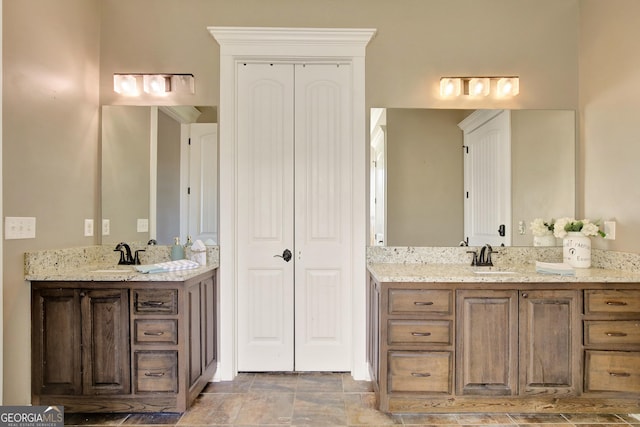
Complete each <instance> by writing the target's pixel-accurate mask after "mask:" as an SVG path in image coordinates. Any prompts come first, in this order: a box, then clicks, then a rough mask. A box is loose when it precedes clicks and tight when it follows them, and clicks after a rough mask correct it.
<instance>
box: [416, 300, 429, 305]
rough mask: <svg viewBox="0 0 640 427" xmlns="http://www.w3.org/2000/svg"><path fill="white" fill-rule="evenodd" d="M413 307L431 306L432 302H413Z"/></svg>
mask: <svg viewBox="0 0 640 427" xmlns="http://www.w3.org/2000/svg"><path fill="white" fill-rule="evenodd" d="M413 304H414V305H433V302H432V301H414V302H413Z"/></svg>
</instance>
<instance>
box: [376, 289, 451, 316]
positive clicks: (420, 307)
mask: <svg viewBox="0 0 640 427" xmlns="http://www.w3.org/2000/svg"><path fill="white" fill-rule="evenodd" d="M452 306H453V293H452V292H451V291H445V290H427V289H418V290H413V289H411V290H410V289H390V290H389V313H391V314H394V313H431V314H440V315H448V314H451V313H452Z"/></svg>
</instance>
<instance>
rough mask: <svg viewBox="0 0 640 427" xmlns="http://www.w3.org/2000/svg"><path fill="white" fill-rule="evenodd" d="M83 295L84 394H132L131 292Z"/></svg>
mask: <svg viewBox="0 0 640 427" xmlns="http://www.w3.org/2000/svg"><path fill="white" fill-rule="evenodd" d="M80 296H81V310H82V362H83V367H84V372H83V394H88V395H96V394H127V393H130V391H131V371H130V353H129V294H128V291H127V290H126V289H101V290H85V291H82V292H81V293H80Z"/></svg>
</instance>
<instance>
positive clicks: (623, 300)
mask: <svg viewBox="0 0 640 427" xmlns="http://www.w3.org/2000/svg"><path fill="white" fill-rule="evenodd" d="M584 307H585V313H586V314H591V313H639V312H640V291H636V290H624V291H623V290H608V289H607V290H586V291H584Z"/></svg>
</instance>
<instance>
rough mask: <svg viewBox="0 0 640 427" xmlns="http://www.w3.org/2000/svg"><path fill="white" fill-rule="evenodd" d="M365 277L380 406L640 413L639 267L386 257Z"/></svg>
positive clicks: (371, 364) (407, 409) (371, 363)
mask: <svg viewBox="0 0 640 427" xmlns="http://www.w3.org/2000/svg"><path fill="white" fill-rule="evenodd" d="M369 273H370V274H369V278H370V280H369V286H368V292H367V298H368V309H367V322H368V343H367V345H368V347H367V359H368V364H369V368H370V374H371V377H372V379H373V380H374V383H375V387H376V392H377V395H378V401H379V405H380V409H381V410H383V411H386V412H392V413H413V412H434V413H437V412H446V413H451V412H522V413H526V412H535V413H544V412H553V413H560V412H564V413H571V412H591V413H637V412H638V411H640V278H639V275H638V274H628V273H624V272H622V271H615V270H603V269H587V270H584V271H578V273H577V275H576V276H575V277H561V276H550V275H543V274H537V273H535V271H534V267H533V266H532V265H528V266H522V267H519V268H515V269H509V271H495V270H493V271H491V270H489V271H480V272H477V271H473V269H472V268H471V267H469V266H467V265H455V264H452V265H447V264H435V265H428V264H391V263H388V264H384V263H381V264H372V265H369Z"/></svg>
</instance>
